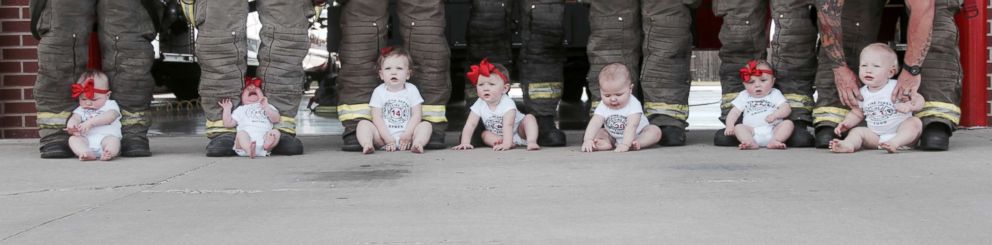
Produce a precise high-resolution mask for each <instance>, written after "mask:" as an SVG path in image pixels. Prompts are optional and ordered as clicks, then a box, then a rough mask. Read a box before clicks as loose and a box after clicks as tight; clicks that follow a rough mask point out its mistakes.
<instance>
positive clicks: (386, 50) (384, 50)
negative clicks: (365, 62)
mask: <svg viewBox="0 0 992 245" xmlns="http://www.w3.org/2000/svg"><path fill="white" fill-rule="evenodd" d="M391 52H393V46H386V47H383V48H382V49H380V50H379V55H380V56H382V57H386V55H387V54H389V53H391Z"/></svg>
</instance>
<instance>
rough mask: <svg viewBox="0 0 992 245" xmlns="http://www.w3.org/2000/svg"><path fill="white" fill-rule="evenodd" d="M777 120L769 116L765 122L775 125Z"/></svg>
mask: <svg viewBox="0 0 992 245" xmlns="http://www.w3.org/2000/svg"><path fill="white" fill-rule="evenodd" d="M775 120H778V118H775V115H768V116H767V117H765V122H767V123H773V122H775Z"/></svg>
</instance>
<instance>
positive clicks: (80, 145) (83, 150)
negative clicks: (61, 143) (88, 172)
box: [69, 136, 96, 161]
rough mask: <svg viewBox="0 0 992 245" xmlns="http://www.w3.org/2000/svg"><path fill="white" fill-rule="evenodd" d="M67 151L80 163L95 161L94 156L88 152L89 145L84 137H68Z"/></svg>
mask: <svg viewBox="0 0 992 245" xmlns="http://www.w3.org/2000/svg"><path fill="white" fill-rule="evenodd" d="M69 149H72V152H73V153H76V156H78V157H79V160H80V161H89V160H96V154H93V152H91V151H90V143H89V140H87V139H86V136H70V137H69Z"/></svg>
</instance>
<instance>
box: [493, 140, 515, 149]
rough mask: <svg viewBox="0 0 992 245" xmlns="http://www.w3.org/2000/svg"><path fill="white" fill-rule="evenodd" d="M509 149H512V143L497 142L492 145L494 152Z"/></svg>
mask: <svg viewBox="0 0 992 245" xmlns="http://www.w3.org/2000/svg"><path fill="white" fill-rule="evenodd" d="M509 149H513V143H511V142H499V143H496V144H495V145H493V150H494V151H505V150H509Z"/></svg>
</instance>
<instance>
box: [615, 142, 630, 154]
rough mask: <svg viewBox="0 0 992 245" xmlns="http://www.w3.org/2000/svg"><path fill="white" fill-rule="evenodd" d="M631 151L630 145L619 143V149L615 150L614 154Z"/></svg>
mask: <svg viewBox="0 0 992 245" xmlns="http://www.w3.org/2000/svg"><path fill="white" fill-rule="evenodd" d="M629 150H630V145H627V144H624V143H619V142H617V147H616V148H615V149H613V152H627V151H629Z"/></svg>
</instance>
